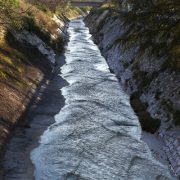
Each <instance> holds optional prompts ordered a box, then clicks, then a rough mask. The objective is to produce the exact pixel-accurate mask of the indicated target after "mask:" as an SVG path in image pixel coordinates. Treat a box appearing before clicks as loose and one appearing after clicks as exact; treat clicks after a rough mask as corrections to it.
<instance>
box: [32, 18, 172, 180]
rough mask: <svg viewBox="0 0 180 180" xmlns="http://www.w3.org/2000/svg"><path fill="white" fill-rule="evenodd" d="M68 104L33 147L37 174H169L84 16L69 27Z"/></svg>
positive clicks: (167, 176) (83, 176)
mask: <svg viewBox="0 0 180 180" xmlns="http://www.w3.org/2000/svg"><path fill="white" fill-rule="evenodd" d="M68 31H69V34H70V40H69V43H68V45H67V50H66V53H65V61H66V64H65V65H64V66H63V67H62V76H63V78H64V79H65V80H66V81H67V82H68V83H69V85H68V86H66V87H63V89H62V94H63V96H64V97H65V99H66V100H65V106H64V107H63V109H62V110H61V111H60V113H59V114H57V115H56V117H55V121H56V123H55V124H53V125H51V126H50V127H49V128H48V129H47V130H46V131H45V133H44V134H43V135H42V137H41V140H40V145H39V146H38V147H37V148H36V149H34V150H33V151H32V153H31V159H32V162H33V163H34V165H35V169H36V170H35V177H36V179H38V180H41V179H42V180H46V179H49V180H50V179H52V180H63V179H92V180H97V179H99V180H102V179H108V180H111V179H113V180H118V179H128V180H129V179H134V180H137V179H143V180H148V179H170V177H171V176H170V174H169V171H168V170H167V167H165V166H164V165H162V164H160V163H159V162H157V161H156V160H155V159H154V158H153V157H152V155H151V152H150V150H149V148H148V146H147V145H146V144H145V143H144V142H142V141H141V140H140V137H141V128H140V124H139V122H138V118H137V117H136V115H135V114H134V111H133V110H132V108H131V107H130V103H129V96H128V95H127V94H126V93H125V92H124V91H123V90H122V87H121V86H120V84H119V83H118V80H117V78H116V77H115V76H114V75H113V74H112V73H110V71H109V68H108V65H107V63H106V61H105V59H104V58H103V57H102V56H101V53H100V51H99V49H98V48H97V46H96V45H95V44H94V43H93V41H92V40H91V35H90V34H89V30H88V28H87V27H85V25H84V23H83V21H82V19H78V20H74V21H72V22H71V23H70V27H69V30H68Z"/></svg>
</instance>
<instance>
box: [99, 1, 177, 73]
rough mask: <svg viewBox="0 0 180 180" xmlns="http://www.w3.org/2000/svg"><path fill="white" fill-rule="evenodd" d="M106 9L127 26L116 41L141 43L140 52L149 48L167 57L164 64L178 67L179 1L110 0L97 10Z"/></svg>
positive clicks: (157, 54)
mask: <svg viewBox="0 0 180 180" xmlns="http://www.w3.org/2000/svg"><path fill="white" fill-rule="evenodd" d="M105 8H106V9H107V8H108V9H110V10H111V12H112V13H111V16H120V17H121V19H122V20H123V22H124V26H126V27H127V28H128V29H127V30H126V32H125V33H124V35H123V36H122V37H120V39H119V40H118V41H121V42H122V43H123V44H132V43H134V42H136V43H138V44H141V47H140V51H141V52H142V51H145V49H147V48H148V49H149V50H151V53H152V54H153V55H155V56H157V58H161V57H164V58H166V59H167V61H166V64H165V66H166V67H170V68H172V69H174V70H177V71H179V70H180V60H179V59H180V41H179V38H180V11H179V10H180V1H178V0H159V1H148V0H137V1H134V0H120V1H117V0H111V1H107V2H106V3H105V4H104V5H103V6H102V7H101V9H100V11H102V10H103V9H105Z"/></svg>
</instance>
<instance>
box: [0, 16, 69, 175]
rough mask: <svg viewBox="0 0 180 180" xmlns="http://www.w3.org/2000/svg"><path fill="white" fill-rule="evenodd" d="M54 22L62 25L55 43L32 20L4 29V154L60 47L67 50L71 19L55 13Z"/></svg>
mask: <svg viewBox="0 0 180 180" xmlns="http://www.w3.org/2000/svg"><path fill="white" fill-rule="evenodd" d="M52 21H54V22H55V23H56V24H57V27H58V29H57V32H58V34H56V36H57V38H56V41H55V40H54V41H53V43H52V41H51V40H52V38H51V37H52V36H53V34H51V33H48V32H46V33H45V32H43V31H42V30H41V29H38V26H36V27H34V26H32V24H31V23H29V21H27V22H26V25H25V26H24V28H23V29H21V30H13V29H11V30H10V29H9V30H8V31H7V30H6V29H3V28H2V29H1V43H0V155H3V153H2V152H3V150H4V145H5V143H6V142H7V140H8V138H9V137H10V134H11V132H12V130H13V129H14V128H15V127H16V125H17V124H18V123H19V122H21V120H23V118H24V117H25V115H26V114H27V112H28V109H29V107H30V106H31V105H32V104H33V103H35V102H36V101H37V97H38V93H39V91H40V89H41V87H42V86H45V85H46V82H47V80H48V79H49V78H50V77H51V74H52V73H53V69H54V67H55V66H56V60H55V58H56V53H57V50H58V51H60V52H62V51H63V46H64V43H65V42H66V38H67V33H66V29H67V26H68V21H69V20H68V19H67V18H66V17H64V16H62V17H60V16H54V18H53V19H52ZM0 173H1V172H0Z"/></svg>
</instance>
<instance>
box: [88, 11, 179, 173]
mask: <svg viewBox="0 0 180 180" xmlns="http://www.w3.org/2000/svg"><path fill="white" fill-rule="evenodd" d="M85 22H86V24H87V26H88V27H89V28H90V32H91V34H92V36H93V40H94V42H95V43H96V44H97V45H98V46H99V48H100V50H101V53H102V54H103V56H104V57H105V58H106V60H107V63H108V65H109V68H110V69H111V70H112V72H113V73H115V74H116V76H117V77H118V79H119V80H120V82H121V83H122V85H123V87H124V88H125V90H126V91H127V92H128V93H129V94H130V95H131V105H132V106H133V107H134V110H135V112H136V113H137V115H138V116H139V119H140V122H141V126H142V129H143V130H145V131H148V132H150V133H155V136H156V137H160V138H161V139H162V141H163V143H162V144H163V148H164V151H165V152H166V157H165V158H167V159H168V161H169V162H170V164H171V168H172V170H173V172H174V173H175V174H176V175H177V176H178V175H180V139H179V136H180V134H179V132H180V131H179V129H180V128H179V126H178V122H179V120H178V118H179V108H180V104H179V102H180V101H179V90H178V89H179V87H180V81H179V79H180V74H179V72H178V71H176V70H172V69H171V68H170V67H169V66H168V65H167V64H168V59H167V58H166V57H162V58H159V59H158V58H157V56H155V55H154V54H152V53H151V52H152V51H151V49H150V48H146V49H144V48H143V47H142V44H141V43H140V42H136V41H131V43H123V41H121V39H122V37H123V36H124V35H126V36H128V33H129V32H130V31H129V28H130V24H128V23H125V22H124V19H123V18H122V17H121V16H119V15H118V14H116V13H113V12H112V11H111V10H101V11H100V10H99V11H92V12H91V13H90V15H88V16H87V18H86V19H85ZM167 41H168V40H167ZM143 49H144V50H143Z"/></svg>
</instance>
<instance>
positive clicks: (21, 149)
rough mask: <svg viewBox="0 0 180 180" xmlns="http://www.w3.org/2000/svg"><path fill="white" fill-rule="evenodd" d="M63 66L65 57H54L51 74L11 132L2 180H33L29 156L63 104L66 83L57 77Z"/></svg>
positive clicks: (3, 165)
mask: <svg viewBox="0 0 180 180" xmlns="http://www.w3.org/2000/svg"><path fill="white" fill-rule="evenodd" d="M64 64H65V57H64V55H61V56H59V57H57V60H56V67H55V70H54V73H53V74H52V75H50V77H48V78H46V79H44V80H43V83H42V85H41V88H40V91H39V92H37V93H38V94H37V96H36V99H35V100H34V101H33V103H32V105H31V106H30V108H29V110H28V112H26V115H25V116H24V118H23V119H22V121H21V123H19V125H18V127H17V128H16V129H15V130H14V132H13V133H12V136H11V138H10V141H9V143H8V144H7V146H6V148H5V149H6V151H5V152H4V158H3V160H2V162H1V168H2V174H3V179H34V177H33V174H34V166H33V164H32V162H31V160H30V153H31V151H32V150H33V149H34V148H35V147H37V146H38V141H39V137H40V136H41V135H42V134H43V132H44V131H45V130H46V129H47V127H48V126H50V125H51V124H52V123H54V122H55V120H54V116H55V115H56V114H57V113H59V111H60V110H61V108H62V107H63V106H64V104H65V99H64V97H63V96H62V94H61V88H63V87H64V86H67V85H68V83H67V82H66V81H65V80H64V79H63V78H62V77H61V76H60V74H61V66H63V65H64Z"/></svg>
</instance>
